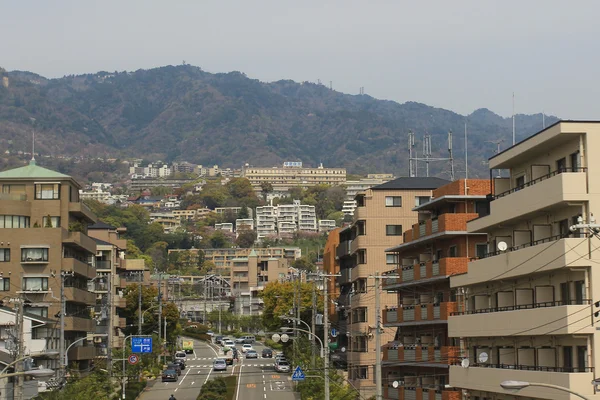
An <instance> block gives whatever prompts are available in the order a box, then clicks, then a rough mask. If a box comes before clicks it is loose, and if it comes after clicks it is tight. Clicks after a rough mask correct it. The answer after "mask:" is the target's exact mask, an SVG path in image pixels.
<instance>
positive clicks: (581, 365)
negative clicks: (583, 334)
mask: <svg viewBox="0 0 600 400" xmlns="http://www.w3.org/2000/svg"><path fill="white" fill-rule="evenodd" d="M586 368H587V346H577V372H586Z"/></svg>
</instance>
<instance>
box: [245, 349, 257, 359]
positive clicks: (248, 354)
mask: <svg viewBox="0 0 600 400" xmlns="http://www.w3.org/2000/svg"><path fill="white" fill-rule="evenodd" d="M246 358H258V353H257V352H256V350H246Z"/></svg>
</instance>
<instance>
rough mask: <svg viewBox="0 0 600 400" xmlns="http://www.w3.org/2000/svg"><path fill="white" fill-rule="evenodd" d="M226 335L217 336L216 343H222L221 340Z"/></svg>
mask: <svg viewBox="0 0 600 400" xmlns="http://www.w3.org/2000/svg"><path fill="white" fill-rule="evenodd" d="M224 337H225V336H222V335H219V336H215V343H216V344H221V341H222V340H223V338H224Z"/></svg>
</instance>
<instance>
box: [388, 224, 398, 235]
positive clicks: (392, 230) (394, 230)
mask: <svg viewBox="0 0 600 400" xmlns="http://www.w3.org/2000/svg"><path fill="white" fill-rule="evenodd" d="M385 234H386V236H402V225H386V226H385Z"/></svg>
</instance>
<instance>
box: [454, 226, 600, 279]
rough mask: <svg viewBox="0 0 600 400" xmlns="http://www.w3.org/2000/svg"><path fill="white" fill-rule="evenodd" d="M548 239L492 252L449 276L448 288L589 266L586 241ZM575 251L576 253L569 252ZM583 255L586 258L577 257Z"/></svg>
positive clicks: (594, 255) (598, 255)
mask: <svg viewBox="0 0 600 400" xmlns="http://www.w3.org/2000/svg"><path fill="white" fill-rule="evenodd" d="M550 239H552V241H547V242H543V243H541V241H538V242H533V243H531V244H528V245H527V246H519V247H514V248H511V249H508V250H507V251H506V252H501V253H492V254H491V256H490V257H486V258H482V259H479V260H475V261H472V262H470V263H469V268H468V272H469V273H468V274H463V275H457V276H454V277H452V278H451V279H450V283H451V286H452V287H460V286H466V285H472V284H477V283H480V282H488V281H490V280H494V279H497V278H498V277H499V276H502V279H510V278H516V277H518V276H523V275H529V274H532V273H534V272H535V273H542V272H547V271H552V270H556V269H561V268H565V265H568V266H569V268H576V267H585V266H589V265H590V261H589V259H588V257H587V252H588V251H587V249H588V247H587V244H586V243H587V242H588V239H586V238H560V237H553V238H550ZM550 239H548V240H550ZM544 240H546V239H544ZM537 243H540V244H537ZM576 248H578V249H579V251H577V250H576V251H571V250H573V249H576ZM584 253H585V254H586V257H581V254H584ZM591 257H592V259H597V258H600V251H598V250H597V249H593V250H592V252H591Z"/></svg>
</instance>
